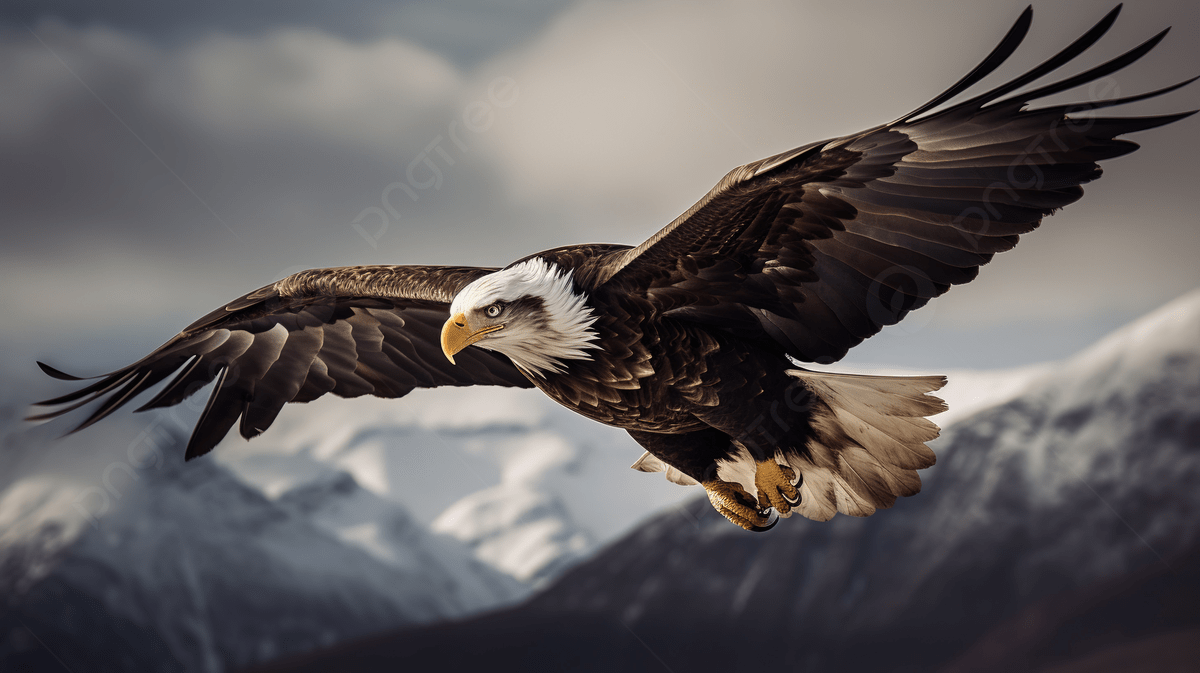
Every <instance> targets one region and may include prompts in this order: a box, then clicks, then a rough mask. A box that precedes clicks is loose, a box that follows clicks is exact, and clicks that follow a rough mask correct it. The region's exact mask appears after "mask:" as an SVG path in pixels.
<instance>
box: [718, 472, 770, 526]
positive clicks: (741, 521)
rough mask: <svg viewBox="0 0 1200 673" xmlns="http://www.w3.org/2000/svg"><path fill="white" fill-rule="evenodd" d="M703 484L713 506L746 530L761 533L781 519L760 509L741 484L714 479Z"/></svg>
mask: <svg viewBox="0 0 1200 673" xmlns="http://www.w3.org/2000/svg"><path fill="white" fill-rule="evenodd" d="M703 486H704V490H705V491H708V501H709V502H711V503H712V506H713V508H715V509H716V510H717V511H718V512H720V513H721V514H722V515H723V516H724V517H725V518H726V519H729V520H730V521H732V522H734V523H736V524H737V525H739V526H741V527H742V528H745V529H746V530H752V531H754V532H756V533H761V532H763V531H767V530H771V529H772V528H774V527H775V524H776V522H778V521H779V517H777V516H773V515H772V514H771V512H770V511H769V510H767V509H759V508H758V506H757V503H755V502H754V498H753V497H751V495H750V494H749V493H747V492H746V490H745V489H744V488H742V485H741V484H735V483H731V482H728V481H721V480H720V479H713V480H711V481H706V482H704V483H703Z"/></svg>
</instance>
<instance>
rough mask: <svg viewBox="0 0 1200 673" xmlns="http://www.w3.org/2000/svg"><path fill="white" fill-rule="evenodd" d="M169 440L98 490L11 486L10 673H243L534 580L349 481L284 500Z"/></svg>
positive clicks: (42, 478)
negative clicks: (50, 671) (41, 669)
mask: <svg viewBox="0 0 1200 673" xmlns="http://www.w3.org/2000/svg"><path fill="white" fill-rule="evenodd" d="M10 439H11V438H10ZM6 444H7V445H6V447H5V449H6V450H9V451H15V450H16V449H18V448H20V447H16V446H14V444H15V442H13V441H9V442H6ZM163 448H164V449H165V450H164V451H163V452H162V453H161V454H159V459H160V460H161V462H159V463H158V464H157V465H151V464H150V463H149V460H147V461H146V462H139V461H132V462H115V461H114V462H111V463H109V467H107V468H105V469H104V470H103V471H102V474H103V477H102V478H101V479H100V480H99V483H100V484H101V486H99V487H82V486H80V485H79V483H78V482H74V483H73V482H72V481H71V480H70V479H66V478H63V477H61V476H59V477H56V476H52V475H48V474H44V473H43V474H40V475H37V476H31V477H29V478H26V479H22V480H20V481H17V482H15V483H13V484H10V485H9V487H8V488H7V489H5V490H3V491H2V492H0V596H3V604H2V605H0V669H2V670H23V669H28V670H38V669H36V667H35V668H29V667H30V666H35V664H34V663H32V662H41V663H43V664H44V663H46V662H48V661H51V660H50V659H48V658H47V656H46V655H47V653H49V654H50V655H52V656H53V657H54V658H56V659H58V660H59V661H61V662H62V664H64V665H65V666H66V667H67V668H68V669H69V670H72V671H110V670H111V671H150V670H153V671H170V670H178V671H185V670H186V671H224V670H232V669H236V668H240V667H244V666H246V665H249V664H252V663H254V662H258V661H263V660H265V659H270V658H274V657H278V656H280V655H284V654H288V653H294V652H298V651H303V650H306V649H311V648H313V647H318V646H322V645H329V644H332V643H335V642H339V641H342V640H344V639H346V638H351V637H354V636H361V635H365V634H369V633H372V632H374V631H377V630H378V629H380V628H389V627H390V628H395V627H398V626H402V625H410V624H416V623H425V622H431V621H437V620H444V619H448V618H452V617H460V616H464V615H466V614H470V613H474V612H477V611H479V610H481V609H485V608H488V607H492V606H495V605H498V604H501V603H505V602H511V601H512V600H514V599H516V598H517V597H519V596H521V595H523V594H524V592H525V588H524V587H521V586H519V585H518V584H517V583H516V582H514V581H513V580H512V579H511V578H508V577H507V576H504V575H502V574H500V573H498V572H496V571H494V570H492V569H491V568H490V567H486V566H484V565H482V564H480V563H478V562H477V561H475V560H474V559H473V558H472V557H471V555H470V553H469V551H468V550H466V549H465V548H463V547H461V545H459V543H457V542H456V541H454V540H451V539H447V538H444V537H442V536H438V535H434V534H432V533H430V532H429V531H428V530H427V529H426V528H425V527H423V526H420V525H418V524H416V523H415V522H414V521H413V520H412V518H411V516H409V515H407V513H406V512H404V511H403V508H401V507H400V506H398V505H396V504H394V503H386V502H380V501H378V499H377V498H375V496H373V495H371V494H369V493H367V492H365V491H364V490H363V489H361V488H359V487H358V485H357V484H356V483H355V482H354V481H353V479H352V478H351V477H349V475H344V474H343V475H340V476H339V477H337V478H335V479H332V480H326V481H323V482H318V483H314V484H310V485H308V486H305V487H302V488H299V489H296V490H294V491H291V492H288V493H286V494H284V496H283V497H282V498H280V499H279V502H272V501H271V500H269V499H267V498H266V497H265V496H263V495H262V494H261V493H260V492H258V491H257V490H256V489H254V488H252V487H249V486H247V485H246V484H244V483H242V482H241V481H239V480H237V479H235V478H234V477H233V476H232V475H231V474H230V473H229V472H228V471H227V470H226V469H225V468H223V467H221V466H220V465H219V464H217V463H215V462H213V461H192V462H190V463H187V464H184V463H183V461H182V458H181V457H180V456H181V451H182V443H179V442H178V441H176V442H175V443H174V444H173V445H169V446H165V447H163ZM113 466H117V467H115V468H114V467H113ZM346 539H353V540H354V541H355V542H356V543H357V544H347V543H346V542H344V540H346Z"/></svg>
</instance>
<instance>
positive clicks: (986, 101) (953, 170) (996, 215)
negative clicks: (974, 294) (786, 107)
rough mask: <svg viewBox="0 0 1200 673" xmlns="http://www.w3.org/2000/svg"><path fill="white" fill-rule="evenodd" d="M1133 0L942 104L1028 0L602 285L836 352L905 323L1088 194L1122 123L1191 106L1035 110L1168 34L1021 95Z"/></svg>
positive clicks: (730, 183) (687, 216)
mask: <svg viewBox="0 0 1200 673" xmlns="http://www.w3.org/2000/svg"><path fill="white" fill-rule="evenodd" d="M1119 10H1120V7H1119V6H1118V7H1117V8H1116V9H1114V10H1113V11H1111V12H1110V13H1109V14H1108V15H1107V16H1105V17H1104V18H1103V19H1102V20H1101V21H1100V22H1099V23H1098V24H1097V25H1096V26H1095V27H1093V28H1092V29H1091V30H1089V31H1088V32H1087V33H1086V34H1084V35H1083V36H1082V37H1080V38H1079V39H1078V40H1076V41H1075V42H1074V43H1072V44H1071V45H1070V46H1068V47H1067V48H1065V49H1063V50H1062V51H1061V52H1059V53H1058V54H1056V55H1055V56H1053V57H1052V58H1050V59H1049V60H1047V61H1046V62H1044V63H1042V64H1041V65H1039V66H1037V67H1035V68H1034V69H1032V70H1030V71H1029V72H1028V73H1026V74H1024V75H1022V76H1020V77H1017V78H1016V79H1014V80H1012V81H1011V82H1008V83H1005V84H1003V85H1000V86H998V87H996V88H994V89H992V90H990V91H988V92H986V93H983V94H981V95H978V96H975V97H974V98H971V99H970V100H967V101H965V102H962V103H959V104H956V105H953V106H951V107H948V108H945V109H942V110H936V108H938V107H939V106H941V105H943V104H945V103H947V102H948V101H950V100H951V99H952V98H954V97H955V96H957V95H959V94H960V93H962V92H963V91H965V90H966V89H967V88H968V87H970V86H971V85H973V84H975V83H976V82H978V81H979V80H981V79H982V78H983V77H985V76H986V75H988V74H989V73H991V72H992V71H993V70H995V69H996V67H997V66H999V65H1000V64H1001V63H1002V62H1003V61H1004V60H1005V59H1007V58H1008V57H1009V56H1010V55H1011V54H1012V53H1013V51H1014V50H1016V48H1017V46H1018V45H1019V44H1020V42H1021V40H1022V39H1023V38H1024V37H1025V34H1026V32H1027V31H1028V28H1029V24H1030V19H1031V16H1032V11H1031V10H1030V9H1026V10H1025V12H1024V13H1023V14H1022V15H1021V17H1020V18H1019V19H1018V20H1017V22H1016V24H1015V25H1014V26H1013V27H1012V29H1011V30H1009V32H1008V34H1007V35H1006V36H1005V37H1004V39H1003V40H1002V41H1001V43H1000V44H999V46H997V47H996V49H995V50H993V51H992V53H991V54H990V55H988V57H987V58H986V59H984V61H983V62H982V63H980V64H979V66H977V67H976V68H975V69H974V70H973V71H971V72H970V73H969V74H968V75H966V76H965V77H964V78H963V79H962V80H960V81H959V82H958V83H957V84H955V85H954V86H953V87H951V88H950V89H949V90H947V91H946V92H945V93H943V94H941V95H940V96H938V97H937V98H935V99H933V100H932V101H930V102H929V103H927V104H925V105H923V106H921V107H920V108H918V109H917V110H914V111H913V112H911V113H909V114H907V115H905V116H903V117H901V118H900V119H898V120H896V121H894V122H892V123H890V124H885V125H883V126H879V127H876V128H873V129H869V130H867V131H863V132H862V133H858V134H855V135H850V136H846V137H843V138H837V139H834V140H829V141H822V142H818V143H813V144H812V145H807V146H805V147H801V148H798V149H795V150H793V151H790V152H785V153H783V154H780V155H777V156H774V157H769V158H767V159H763V160H762V161H758V162H755V163H752V164H747V165H745V166H742V167H740V168H737V169H734V170H733V171H732V172H730V173H729V174H728V175H726V176H725V178H724V179H722V180H721V182H720V183H719V184H718V185H717V186H716V187H715V188H714V189H713V190H712V191H711V192H709V193H708V194H707V195H706V196H705V197H704V198H703V199H701V200H700V201H699V202H698V203H697V204H696V205H695V206H693V207H692V208H691V209H690V210H688V211H687V212H686V213H684V214H683V215H681V216H680V217H679V218H678V219H676V220H675V221H674V222H672V223H671V224H669V225H667V226H666V227H665V228H664V229H663V230H662V231H660V232H658V233H657V234H655V235H654V236H653V237H651V238H650V239H649V240H647V241H646V242H645V243H642V244H641V245H640V246H638V247H637V248H633V249H630V250H627V251H622V252H613V253H610V254H608V255H605V257H604V259H598V260H596V261H595V262H594V263H593V269H591V270H590V273H591V274H592V277H593V278H595V281H594V284H595V285H597V286H607V287H609V288H611V289H612V290H614V291H618V292H640V293H644V294H645V295H646V296H647V297H649V298H650V299H651V300H652V301H654V302H656V303H657V305H658V306H659V307H660V308H661V310H662V311H664V312H665V314H666V315H673V316H678V317H683V318H687V319H690V320H695V321H700V322H703V323H705V324H709V325H714V326H719V327H722V328H724V329H726V330H729V331H731V332H734V333H736V334H739V335H740V336H742V337H743V338H747V339H755V338H757V339H770V340H773V341H774V342H776V343H778V344H779V345H780V346H782V347H783V348H785V349H786V350H787V351H788V352H789V353H791V354H792V355H794V356H796V357H798V358H800V359H802V360H806V361H810V362H832V361H834V360H837V359H839V358H841V357H842V356H843V355H845V354H846V351H847V350H848V349H849V348H851V347H852V346H855V345H857V344H858V343H860V342H861V341H862V340H863V339H866V338H867V337H869V336H871V335H873V334H875V333H877V332H879V330H880V329H882V328H883V327H884V326H886V325H892V324H895V323H897V322H899V321H900V320H901V319H902V318H903V317H904V316H905V315H906V314H907V313H908V312H909V311H911V310H913V309H916V308H920V307H921V306H923V305H925V303H926V302H928V301H929V300H930V299H931V298H933V297H936V296H938V295H940V294H942V293H943V292H945V291H946V290H947V289H949V287H950V286H951V285H956V284H960V283H966V282H968V281H970V280H972V279H973V278H975V276H976V274H977V273H978V271H979V266H980V265H982V264H985V263H987V262H988V261H989V260H990V259H991V258H992V255H993V254H995V253H997V252H1001V251H1004V250H1008V249H1010V248H1012V247H1013V246H1014V245H1016V243H1017V238H1018V236H1019V235H1020V234H1024V233H1026V232H1029V231H1032V230H1033V229H1034V228H1035V227H1037V226H1038V224H1039V223H1040V222H1041V219H1042V217H1044V216H1045V215H1049V214H1050V213H1052V212H1054V211H1055V210H1056V209H1058V208H1061V207H1063V206H1065V205H1067V204H1069V203H1071V202H1073V201H1075V200H1076V199H1078V198H1079V197H1080V196H1082V195H1083V189H1082V188H1081V187H1080V185H1081V184H1083V183H1085V182H1089V181H1091V180H1094V179H1095V178H1097V177H1099V175H1100V167H1099V166H1098V165H1097V164H1096V162H1097V161H1099V160H1102V159H1109V158H1112V157H1116V156H1120V155H1123V154H1127V153H1129V152H1132V151H1133V150H1135V149H1137V147H1138V146H1137V145H1136V144H1134V143H1132V142H1129V141H1125V140H1115V139H1114V138H1115V137H1116V136H1119V135H1122V134H1125V133H1131V132H1133V131H1140V130H1143V129H1149V128H1153V127H1155V126H1161V125H1163V124H1169V123H1171V122H1173V121H1177V120H1179V119H1182V118H1184V117H1186V116H1188V115H1190V114H1192V112H1185V113H1181V114H1172V115H1164V116H1157V117H1124V118H1105V117H1100V116H1084V117H1078V118H1073V117H1069V116H1068V114H1072V115H1074V114H1079V113H1086V112H1089V111H1092V110H1098V109H1101V108H1106V107H1110V106H1113V105H1117V104H1121V103H1130V102H1133V101H1138V100H1144V99H1146V98H1151V97H1154V96H1157V95H1160V94H1164V93H1166V92H1168V91H1172V90H1174V89H1177V88H1179V87H1180V86H1183V85H1184V84H1187V83H1188V82H1191V81H1193V80H1188V81H1187V82H1182V83H1180V84H1176V85H1174V86H1170V87H1167V88H1165V89H1160V90H1158V91H1152V92H1149V93H1145V94H1141V95H1138V96H1130V97H1127V98H1118V99H1109V100H1091V101H1088V102H1084V103H1078V104H1075V105H1055V106H1051V107H1044V108H1040V109H1032V110H1027V109H1025V106H1026V104H1027V103H1028V102H1030V101H1033V100H1036V99H1039V98H1043V97H1046V96H1050V95H1052V94H1056V93H1059V92H1061V91H1065V90H1067V89H1070V88H1072V87H1075V86H1079V85H1081V84H1086V83H1088V82H1094V81H1096V80H1098V79H1099V78H1103V77H1106V76H1108V75H1109V74H1111V73H1113V72H1116V71H1117V70H1119V69H1121V68H1123V67H1125V66H1126V65H1128V64H1130V63H1133V62H1134V61H1136V60H1137V59H1139V58H1141V57H1142V56H1143V55H1145V54H1146V53H1147V52H1149V51H1150V50H1151V49H1152V48H1153V47H1154V46H1155V45H1156V44H1158V42H1159V41H1160V40H1161V39H1162V38H1163V36H1164V35H1165V34H1166V32H1167V31H1165V30H1164V31H1163V32H1161V33H1159V34H1158V35H1155V36H1154V37H1153V38H1151V39H1150V40H1148V41H1146V42H1145V43H1143V44H1141V45H1140V46H1138V47H1136V48H1134V49H1132V50H1131V51H1129V52H1127V53H1125V54H1123V55H1121V56H1119V57H1117V58H1115V59H1113V60H1111V61H1108V62H1107V63H1104V64H1102V65H1099V66H1096V67H1094V68H1092V69H1090V70H1087V71H1086V72H1083V73H1081V74H1078V75H1075V76H1073V77H1069V78H1067V79H1064V80H1061V81H1058V82H1053V83H1051V84H1047V85H1045V86H1041V87H1038V88H1035V89H1033V90H1030V91H1027V92H1024V93H1020V94H1017V95H1012V96H1010V95H1009V94H1011V93H1012V92H1014V91H1016V90H1017V89H1019V88H1021V87H1024V86H1026V85H1028V84H1030V83H1032V82H1034V81H1035V80H1038V79H1039V78H1041V77H1043V76H1045V75H1047V74H1048V73H1050V72H1051V71H1054V70H1056V69H1058V68H1059V67H1061V66H1062V65H1064V64H1066V63H1067V62H1068V61H1071V60H1072V59H1074V58H1075V57H1076V56H1078V55H1079V54H1080V53H1082V52H1083V51H1084V50H1086V49H1087V48H1088V47H1090V46H1091V45H1092V44H1094V43H1095V42H1096V41H1097V40H1098V39H1099V38H1100V37H1101V36H1102V35H1103V34H1104V33H1105V32H1106V31H1107V30H1108V29H1109V27H1110V26H1111V25H1112V24H1113V21H1114V20H1115V19H1116V16H1117V13H1118V11H1119Z"/></svg>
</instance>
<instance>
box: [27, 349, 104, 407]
mask: <svg viewBox="0 0 1200 673" xmlns="http://www.w3.org/2000/svg"><path fill="white" fill-rule="evenodd" d="M37 366H38V367H41V368H42V371H43V372H45V373H46V375H47V376H50V377H52V378H56V379H58V380H59V381H86V380H88V379H98V378H100V376H105V374H100V375H99V376H73V375H71V374H68V373H66V372H64V371H62V370H61V369H55V368H54V367H51V366H50V365H48V364H46V363H45V362H41V361H40V360H39V361H38V363H37ZM39 404H44V403H42V402H39Z"/></svg>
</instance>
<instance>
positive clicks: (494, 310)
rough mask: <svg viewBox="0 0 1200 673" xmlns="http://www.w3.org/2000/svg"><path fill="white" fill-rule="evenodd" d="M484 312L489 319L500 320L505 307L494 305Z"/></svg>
mask: <svg viewBox="0 0 1200 673" xmlns="http://www.w3.org/2000/svg"><path fill="white" fill-rule="evenodd" d="M484 312H485V313H487V317H489V318H498V317H500V314H501V313H503V312H504V307H503V306H501V305H500V304H492V305H491V306H489V307H487V308H486V309H484Z"/></svg>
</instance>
